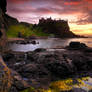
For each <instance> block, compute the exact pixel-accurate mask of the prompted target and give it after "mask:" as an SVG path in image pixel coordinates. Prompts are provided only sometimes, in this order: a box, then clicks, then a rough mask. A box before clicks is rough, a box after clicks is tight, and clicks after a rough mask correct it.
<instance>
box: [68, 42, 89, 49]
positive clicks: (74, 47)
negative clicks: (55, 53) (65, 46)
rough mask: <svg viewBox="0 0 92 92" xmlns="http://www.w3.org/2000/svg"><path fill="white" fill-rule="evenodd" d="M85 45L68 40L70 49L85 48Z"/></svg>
mask: <svg viewBox="0 0 92 92" xmlns="http://www.w3.org/2000/svg"><path fill="white" fill-rule="evenodd" d="M86 47H87V46H86V44H84V43H80V42H70V44H69V48H71V49H85V48H86Z"/></svg>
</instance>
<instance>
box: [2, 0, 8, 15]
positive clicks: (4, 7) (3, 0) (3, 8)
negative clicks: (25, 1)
mask: <svg viewBox="0 0 92 92" xmlns="http://www.w3.org/2000/svg"><path fill="white" fill-rule="evenodd" d="M6 6H7V2H6V0H0V8H1V9H2V11H3V12H4V13H5V12H6Z"/></svg>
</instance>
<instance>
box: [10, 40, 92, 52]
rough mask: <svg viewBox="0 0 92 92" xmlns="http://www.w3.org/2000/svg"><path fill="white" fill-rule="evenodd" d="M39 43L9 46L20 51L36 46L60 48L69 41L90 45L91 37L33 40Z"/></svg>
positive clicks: (91, 42)
mask: <svg viewBox="0 0 92 92" xmlns="http://www.w3.org/2000/svg"><path fill="white" fill-rule="evenodd" d="M35 41H36V42H37V43H38V42H39V44H36V45H33V44H26V45H23V44H11V45H10V46H9V48H10V49H11V50H13V51H21V52H27V51H33V50H35V49H37V48H48V49H50V48H62V47H65V46H67V45H69V43H70V42H71V41H79V42H81V43H85V44H86V45H87V46H89V47H92V38H70V39H60V38H48V39H36V40H35Z"/></svg>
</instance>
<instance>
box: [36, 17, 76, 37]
mask: <svg viewBox="0 0 92 92" xmlns="http://www.w3.org/2000/svg"><path fill="white" fill-rule="evenodd" d="M36 27H40V28H41V29H42V30H43V31H44V32H45V33H48V34H54V36H55V37H64V38H65V37H77V35H75V34H74V33H73V32H71V31H70V28H69V25H68V21H65V20H53V19H51V18H47V19H44V18H42V19H40V20H39V23H38V24H37V25H36Z"/></svg>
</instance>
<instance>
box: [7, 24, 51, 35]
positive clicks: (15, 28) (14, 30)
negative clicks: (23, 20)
mask: <svg viewBox="0 0 92 92" xmlns="http://www.w3.org/2000/svg"><path fill="white" fill-rule="evenodd" d="M19 33H20V34H21V35H22V37H29V36H49V34H46V33H44V32H43V31H42V30H41V28H39V27H37V28H35V29H34V28H33V26H32V25H30V26H29V27H27V26H24V25H22V24H19V25H11V26H10V27H9V28H8V30H7V32H6V34H7V36H8V37H18V34H19Z"/></svg>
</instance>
